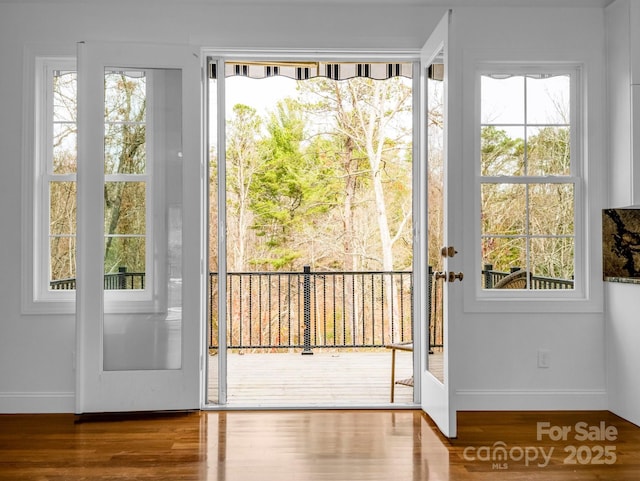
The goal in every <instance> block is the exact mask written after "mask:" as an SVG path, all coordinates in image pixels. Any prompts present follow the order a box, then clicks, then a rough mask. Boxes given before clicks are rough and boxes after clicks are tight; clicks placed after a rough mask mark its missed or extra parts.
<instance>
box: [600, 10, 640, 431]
mask: <svg viewBox="0 0 640 481" xmlns="http://www.w3.org/2000/svg"><path fill="white" fill-rule="evenodd" d="M606 19H607V59H608V65H607V71H608V76H607V81H608V99H609V111H610V112H609V118H610V123H609V138H610V140H609V156H610V163H611V175H610V178H609V185H610V196H609V206H610V207H624V206H628V205H631V204H637V203H638V202H640V198H638V192H640V190H639V189H640V183H639V182H638V181H637V180H635V179H637V174H638V172H640V167H638V166H639V165H640V164H639V162H640V159H638V155H639V154H638V151H640V143H639V141H640V139H638V138H637V134H636V139H635V140H634V139H633V137H634V136H633V135H632V129H631V125H632V121H631V119H632V115H633V116H636V117H637V116H640V111H638V110H639V108H638V107H635V108H633V109H632V99H633V94H632V89H636V90H637V89H638V88H640V87H635V86H633V85H634V84H635V85H637V84H640V45H639V44H638V36H639V35H640V6H639V5H638V4H637V3H636V2H632V1H629V0H617V1H616V2H615V3H614V4H612V5H611V6H609V7H608V8H607V16H606ZM632 86H633V87H632ZM636 100H637V96H636ZM639 118H640V117H639ZM638 128H640V125H637V124H636V126H635V128H634V130H637V129H638ZM605 293H606V305H607V309H606V312H607V323H606V334H607V391H608V394H609V409H610V410H611V411H612V412H614V413H616V414H618V415H619V416H622V417H624V418H626V419H628V420H630V421H632V422H634V423H636V424H639V425H640V382H638V379H639V377H638V373H637V369H638V366H640V349H639V346H640V322H639V321H640V317H639V316H638V312H640V295H639V294H640V285H633V284H620V283H614V282H607V283H606V290H605Z"/></svg>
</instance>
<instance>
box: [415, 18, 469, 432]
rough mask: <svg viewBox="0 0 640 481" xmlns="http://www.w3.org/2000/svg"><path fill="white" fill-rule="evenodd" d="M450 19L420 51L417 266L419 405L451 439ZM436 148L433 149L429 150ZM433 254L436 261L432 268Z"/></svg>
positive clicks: (455, 301) (456, 293)
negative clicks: (437, 244)
mask: <svg viewBox="0 0 640 481" xmlns="http://www.w3.org/2000/svg"><path fill="white" fill-rule="evenodd" d="M451 17H452V14H451V11H448V12H447V13H446V14H445V16H444V17H443V18H442V20H441V21H440V22H439V23H438V26H437V27H436V29H435V30H434V31H433V33H432V34H431V36H430V37H429V39H428V40H427V42H426V44H425V46H424V47H423V49H422V55H421V62H420V63H421V74H420V81H421V86H420V87H421V92H422V95H421V96H420V99H421V100H420V102H421V105H420V112H421V114H420V122H421V125H420V134H421V135H420V139H421V141H420V150H421V155H420V159H421V160H420V166H421V169H420V170H421V172H420V182H421V189H420V195H421V199H420V204H421V205H420V219H424V221H423V223H424V222H426V225H424V224H423V226H422V228H421V229H420V232H419V236H420V237H421V238H420V240H419V242H418V245H420V246H424V247H422V248H421V250H422V252H421V253H420V255H419V258H420V259H421V261H420V262H419V264H418V265H419V266H420V270H419V276H420V286H421V287H420V288H421V291H422V292H423V295H425V296H426V293H427V292H429V291H430V297H429V296H427V297H428V298H429V299H431V301H430V302H428V303H427V302H422V303H421V305H420V315H419V320H420V333H421V334H420V335H421V339H422V344H424V348H423V349H421V359H420V373H419V374H420V393H421V405H422V409H423V410H424V411H425V412H426V413H427V414H428V415H429V416H430V417H431V418H432V419H433V421H434V422H435V423H436V424H437V426H438V428H439V429H440V430H441V431H442V433H443V434H444V435H445V436H447V437H451V438H452V437H456V410H455V404H454V401H453V387H452V386H453V385H454V383H453V381H452V377H453V376H454V372H453V370H452V369H451V366H452V363H451V359H452V355H454V352H453V346H454V342H453V336H454V334H455V333H454V330H453V329H451V320H452V319H453V318H455V316H456V314H457V312H456V311H457V309H459V306H461V305H462V299H461V296H462V289H461V288H460V287H459V286H458V285H457V284H458V283H459V281H460V280H462V275H461V274H460V273H458V272H455V271H454V269H455V267H456V266H457V265H459V260H460V254H459V253H458V252H456V248H455V247H453V246H454V245H455V244H454V238H455V236H454V235H453V233H454V227H455V225H454V223H453V222H452V219H451V217H452V216H451V213H452V212H456V208H457V209H458V211H459V209H460V206H456V205H454V204H455V196H453V195H451V194H452V193H453V192H454V191H455V190H456V189H455V185H454V184H453V179H454V178H455V176H454V175H452V172H454V171H455V170H456V169H457V166H456V165H453V164H454V162H455V161H457V160H459V156H452V155H451V154H452V152H451V147H452V146H451V142H450V136H451V131H450V129H449V125H450V121H451V119H450V112H451V111H452V109H451V102H452V96H451V95H449V92H450V86H451V79H452V76H454V75H455V73H454V72H453V71H452V68H451V65H452V63H451V58H450V52H449V35H450V27H451V21H452V18H451ZM434 91H435V92H434ZM434 99H435V100H434ZM434 115H435V116H436V117H437V118H436V119H434ZM434 130H437V132H434ZM436 149H437V152H433V151H434V150H436ZM436 158H437V159H438V160H437V162H438V166H437V168H434V166H433V165H430V163H431V162H436V160H434V159H436ZM430 177H432V178H430ZM434 186H435V187H437V189H434ZM430 190H436V191H439V192H441V194H440V197H439V200H437V201H436V200H434V198H435V196H434V195H433V193H432V192H430ZM429 202H438V203H441V206H440V207H439V209H440V210H439V212H440V215H439V216H433V215H432V214H431V212H432V211H433V210H432V206H429ZM435 217H439V218H440V219H441V220H440V221H438V220H436V218H435ZM456 217H461V216H456ZM434 233H437V236H436V237H437V238H438V239H440V240H441V241H442V251H441V252H438V253H436V256H434V255H433V253H432V255H431V256H429V255H428V253H427V245H428V244H429V242H428V239H429V237H434ZM450 246H451V247H450ZM436 257H437V258H438V264H437V265H435V266H434V265H433V264H436V262H434V258H436ZM422 259H424V261H422ZM429 261H431V262H429ZM429 264H432V267H434V272H433V274H430V273H429V272H428V271H427V265H429Z"/></svg>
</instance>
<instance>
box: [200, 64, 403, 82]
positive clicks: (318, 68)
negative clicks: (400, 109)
mask: <svg viewBox="0 0 640 481" xmlns="http://www.w3.org/2000/svg"><path fill="white" fill-rule="evenodd" d="M412 69H413V65H412V64H411V63H384V62H377V63H349V62H345V63H342V62H340V63H330V62H278V63H273V62H270V63H267V62H233V63H225V69H224V70H225V72H224V74H225V77H233V76H241V77H249V78H254V79H261V78H268V77H275V76H282V77H289V78H292V79H294V80H307V79H311V78H316V77H325V78H328V79H332V80H347V79H350V78H356V77H365V78H371V79H375V80H386V79H389V78H392V77H407V78H411V75H412ZM209 77H210V78H212V79H215V78H216V77H217V71H216V64H215V63H211V64H210V65H209Z"/></svg>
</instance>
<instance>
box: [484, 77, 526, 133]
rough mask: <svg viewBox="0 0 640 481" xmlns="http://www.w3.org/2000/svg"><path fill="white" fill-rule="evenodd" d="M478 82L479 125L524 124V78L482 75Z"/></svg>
mask: <svg viewBox="0 0 640 481" xmlns="http://www.w3.org/2000/svg"><path fill="white" fill-rule="evenodd" d="M480 82H481V83H480V88H481V91H482V94H481V96H480V99H481V103H480V111H481V117H480V119H481V120H480V121H481V123H483V124H493V125H495V124H524V77H522V76H518V75H514V76H511V75H491V76H489V75H483V76H482V77H481V78H480Z"/></svg>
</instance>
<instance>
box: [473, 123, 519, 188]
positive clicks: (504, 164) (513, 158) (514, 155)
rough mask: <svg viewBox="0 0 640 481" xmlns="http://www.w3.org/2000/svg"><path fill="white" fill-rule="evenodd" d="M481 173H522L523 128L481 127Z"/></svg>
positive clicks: (493, 174) (492, 174) (497, 174)
mask: <svg viewBox="0 0 640 481" xmlns="http://www.w3.org/2000/svg"><path fill="white" fill-rule="evenodd" d="M480 156H481V157H480V159H481V175H485V176H500V175H523V174H524V128H522V127H496V126H490V127H482V132H481V150H480Z"/></svg>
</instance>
